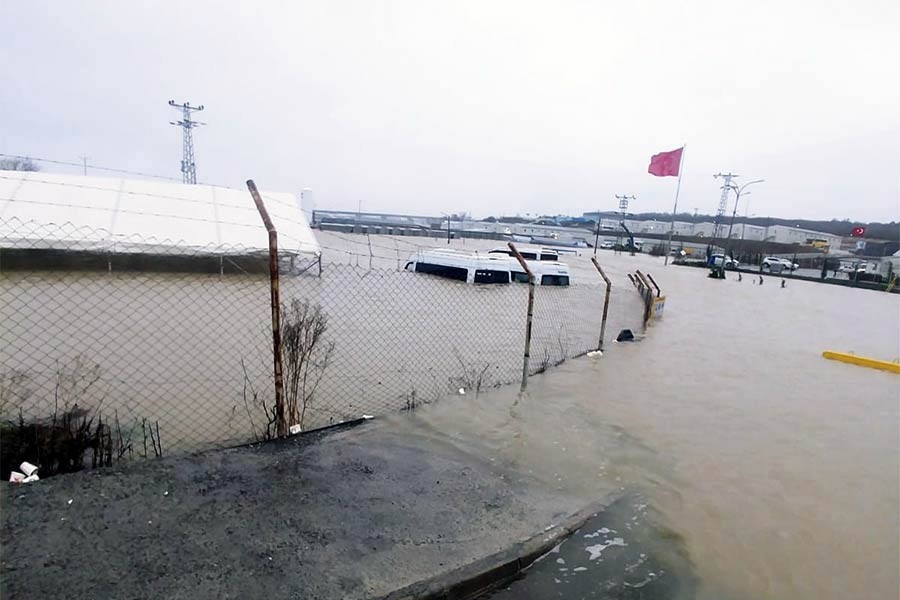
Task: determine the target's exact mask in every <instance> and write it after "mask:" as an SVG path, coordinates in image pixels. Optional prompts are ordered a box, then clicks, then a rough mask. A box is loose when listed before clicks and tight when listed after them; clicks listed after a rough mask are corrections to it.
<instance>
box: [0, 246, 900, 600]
mask: <svg viewBox="0 0 900 600" xmlns="http://www.w3.org/2000/svg"><path fill="white" fill-rule="evenodd" d="M321 240H322V243H323V247H324V248H325V258H326V262H343V263H345V264H344V268H343V269H330V270H329V269H328V267H326V273H329V272H333V273H335V274H336V275H334V276H329V275H325V276H324V277H323V278H322V279H321V280H320V279H318V278H301V277H298V278H295V279H292V280H290V281H288V282H286V283H285V284H284V285H285V293H293V294H296V295H298V296H307V297H312V298H315V299H317V300H319V301H322V302H323V304H325V305H326V306H327V307H330V309H331V310H332V311H333V315H334V316H333V320H332V321H331V323H332V326H333V329H332V331H333V332H334V333H335V334H339V335H338V340H337V341H338V342H339V345H338V348H339V349H341V350H342V351H345V353H344V354H342V355H341V356H340V357H338V358H336V359H335V362H334V363H333V366H332V368H331V370H330V371H329V373H330V375H329V379H328V380H327V381H323V384H322V388H321V390H320V400H319V404H318V405H317V407H318V408H319V409H321V410H322V411H324V412H323V413H322V415H323V416H322V419H323V421H321V422H319V423H327V422H328V420H329V418H330V417H329V416H328V415H330V414H332V413H330V412H328V411H332V412H333V414H334V415H336V418H338V419H340V418H348V417H353V416H360V415H361V414H362V413H365V412H369V413H375V414H379V413H380V414H394V415H395V416H393V417H390V418H393V419H395V420H396V421H397V422H398V424H401V426H403V425H404V424H405V426H408V427H409V428H410V431H414V432H415V433H416V434H417V435H419V436H425V437H427V436H433V437H435V438H439V439H440V440H441V441H442V442H443V443H452V444H456V445H458V446H459V447H460V448H464V449H465V450H466V451H468V452H471V453H473V454H476V455H478V456H479V457H480V458H481V459H484V460H491V461H494V462H497V463H499V464H500V465H501V466H504V467H506V468H507V469H508V470H509V472H510V475H511V476H516V477H521V478H523V479H528V480H529V481H530V482H531V483H536V484H540V485H545V486H550V487H552V488H553V489H555V490H557V491H558V493H559V494H564V495H568V496H575V497H578V498H580V499H584V501H585V502H591V501H595V500H596V499H598V498H613V497H617V495H622V494H640V495H641V497H643V498H646V503H647V505H648V506H647V513H648V515H650V516H649V517H648V518H651V517H652V524H653V528H651V529H649V530H644V531H650V533H648V534H647V535H645V536H644V539H643V540H636V539H630V538H629V537H628V536H622V538H623V543H624V544H642V545H644V546H646V547H647V548H648V549H650V550H651V551H650V552H644V553H645V554H648V555H651V556H659V555H665V554H667V552H666V551H665V550H670V551H672V554H673V555H678V556H685V557H686V561H687V564H689V569H690V574H689V575H690V577H686V576H685V577H683V578H682V579H680V580H681V581H696V587H693V585H692V586H691V587H690V588H689V589H690V590H691V592H690V594H689V595H688V596H687V597H698V598H701V599H704V600H707V599H708V600H712V599H721V598H725V599H736V600H743V599H751V598H752V599H759V598H773V599H774V598H779V599H780V598H792V599H819V598H835V599H844V598H896V597H897V594H898V589H900V576H898V571H900V549H898V546H900V542H898V537H900V534H898V531H900V523H898V506H900V431H898V430H900V406H898V405H900V377H898V376H896V375H893V374H890V373H885V372H881V371H874V370H869V369H864V368H861V367H856V366H851V365H846V364H842V363H838V362H833V361H827V360H824V359H823V358H822V357H821V352H822V351H823V350H829V349H833V350H850V351H854V352H856V353H858V354H861V355H867V356H873V357H877V358H882V359H895V358H897V357H898V355H900V298H898V297H897V296H895V295H888V294H884V293H879V292H873V291H868V290H858V289H851V288H843V287H838V286H829V285H822V284H815V283H811V282H802V281H788V282H787V287H785V288H780V286H779V285H778V279H777V278H775V277H768V276H766V277H765V283H764V285H762V286H760V285H758V284H756V283H753V281H754V278H752V277H744V278H743V281H742V282H740V283H739V282H737V281H736V280H734V277H735V276H734V274H732V273H729V274H728V276H729V279H728V280H726V281H720V280H711V279H708V278H706V272H705V270H703V269H695V268H687V267H675V266H668V267H663V265H662V259H658V258H653V257H649V256H646V255H638V256H634V257H631V256H627V255H614V254H613V252H611V251H602V252H601V253H600V254H599V258H600V260H601V263H602V264H603V265H604V268H606V269H607V271H608V273H609V275H610V277H611V279H612V280H613V286H614V287H613V301H612V306H611V309H612V315H611V317H610V321H611V322H610V325H609V330H608V331H607V337H606V340H607V347H606V351H605V352H604V354H603V356H602V357H599V358H588V357H583V358H580V359H577V360H569V361H567V362H565V363H564V364H562V365H560V366H558V367H556V368H553V369H551V370H550V371H548V372H547V373H545V374H543V375H539V376H536V377H532V378H531V379H530V380H529V387H528V393H527V394H525V395H524V396H522V397H520V396H519V395H518V393H517V392H518V386H515V385H513V386H505V387H501V388H498V389H494V390H490V391H488V392H482V393H481V394H478V395H477V397H476V394H473V393H471V388H469V393H467V394H466V395H465V396H456V397H451V398H445V399H444V400H441V401H438V402H435V403H433V404H431V405H430V406H427V407H425V408H424V409H418V410H414V411H406V412H404V413H403V414H397V411H398V410H399V409H401V408H403V407H404V405H405V404H406V405H408V404H409V400H410V394H411V392H412V391H415V390H420V393H422V394H425V393H426V392H427V394H428V395H429V397H430V399H437V398H438V397H440V396H441V395H446V393H447V392H449V391H451V390H455V389H456V388H457V387H463V388H465V387H466V385H465V380H466V379H468V380H469V381H470V382H471V379H472V378H471V377H470V376H471V375H472V374H473V373H474V374H475V375H478V374H479V373H481V372H482V371H481V370H482V369H483V367H484V365H491V366H492V368H496V369H497V374H496V375H495V376H493V378H492V379H491V380H490V383H491V384H493V383H501V382H504V381H515V378H516V374H517V371H518V369H519V368H521V363H520V361H521V348H522V340H523V337H524V331H523V328H522V325H523V317H524V312H525V286H499V288H494V287H493V286H487V287H476V286H466V285H464V284H456V283H454V282H446V281H443V280H436V279H434V278H423V277H421V276H418V275H416V274H411V273H396V269H397V268H398V267H402V263H403V262H405V260H406V259H407V257H408V256H409V254H411V253H412V252H413V251H414V250H415V247H416V246H421V247H433V246H435V245H439V244H440V242H439V241H436V240H429V239H425V238H407V239H394V238H387V237H383V236H382V237H379V236H372V237H371V239H366V238H362V237H357V238H353V237H351V236H345V235H340V234H330V233H325V232H323V233H322V236H321ZM369 243H371V244H372V247H371V250H370V249H369ZM496 245H499V244H498V243H497V242H490V241H479V242H472V241H471V240H467V241H454V243H453V246H454V247H465V248H481V249H484V248H489V247H492V246H496ZM370 252H371V254H370ZM370 256H371V258H370ZM370 260H371V261H372V265H371V266H372V267H374V268H376V269H393V270H394V273H393V274H390V271H380V273H381V275H379V276H377V277H372V275H371V274H368V275H367V274H366V271H367V270H368V267H369V261H370ZM567 262H569V263H570V264H571V265H572V270H573V278H574V279H575V281H576V282H578V283H579V285H580V286H582V287H578V286H573V288H571V289H569V290H543V289H539V293H538V301H537V304H538V306H537V309H538V311H539V318H538V321H537V322H536V335H537V338H536V344H537V345H538V346H539V347H541V348H542V350H543V351H546V352H550V350H548V349H551V350H552V349H553V348H557V350H555V351H554V352H557V354H556V355H555V357H553V358H552V360H554V361H555V358H558V357H559V356H560V355H562V354H568V355H573V354H577V353H578V352H577V351H580V350H586V349H589V348H590V344H592V343H593V340H594V339H595V338H596V337H597V330H598V324H599V311H600V307H601V306H602V303H601V302H600V301H599V298H600V295H601V290H602V286H601V285H600V282H599V278H598V275H597V274H596V272H595V271H594V270H593V267H592V266H591V264H590V262H589V256H581V257H573V258H571V259H567ZM636 268H639V269H641V270H643V271H645V272H651V273H653V275H654V276H655V278H656V280H657V281H658V282H659V284H660V286H661V287H662V290H663V293H664V294H665V295H666V296H667V302H666V309H665V316H664V317H663V318H662V319H661V320H659V321H658V322H655V323H654V324H653V325H652V326H651V327H650V329H649V331H648V332H647V335H646V337H643V338H642V339H640V341H638V342H635V343H623V344H613V343H610V340H612V339H613V338H614V337H615V334H616V332H617V330H618V328H619V327H632V328H636V327H637V326H638V325H639V323H640V314H641V306H640V300H639V298H638V296H637V293H636V292H635V291H634V289H633V288H632V287H631V285H630V283H629V282H628V280H627V278H626V277H625V273H626V272H629V271H633V270H634V269H636ZM0 284H2V285H0V316H2V318H3V322H4V326H3V328H2V332H0V333H2V336H0V337H2V339H0V342H2V343H0V358H2V363H3V367H4V368H8V367H14V368H21V369H24V370H29V369H30V370H31V372H32V375H35V376H36V377H37V376H40V377H42V379H41V383H40V384H38V383H35V386H37V388H40V389H43V390H44V391H45V392H47V394H52V392H53V389H54V382H55V378H56V374H55V369H57V368H58V366H57V363H56V361H57V360H64V359H66V357H71V356H74V355H76V354H84V353H85V352H90V353H91V354H90V356H89V357H88V359H89V360H94V361H96V362H98V363H101V366H102V368H103V375H104V383H106V384H107V387H106V388H104V392H103V398H102V399H103V402H104V407H106V408H107V410H110V411H111V410H112V408H113V407H118V410H119V411H120V412H119V417H123V413H125V412H128V411H130V414H133V415H135V416H137V417H141V416H148V417H149V418H151V419H161V420H162V425H161V430H162V435H163V439H164V443H166V442H170V441H171V440H173V438H177V436H182V437H183V439H184V440H186V441H194V442H196V441H197V440H198V439H203V440H206V441H207V442H210V443H223V442H225V441H228V440H235V441H241V440H242V439H247V437H248V435H249V430H248V426H247V423H246V421H244V420H243V419H249V414H250V410H249V409H248V408H247V404H246V403H245V402H243V398H244V397H245V395H246V387H245V385H244V384H245V381H244V377H243V376H242V370H241V360H245V361H246V365H247V369H248V370H249V371H250V375H251V378H253V379H256V378H257V377H258V378H262V379H264V378H265V377H266V374H267V372H268V365H269V361H270V359H271V358H270V357H271V355H270V354H267V353H266V348H267V343H268V341H267V327H268V311H269V307H268V288H267V286H266V285H265V281H264V279H260V278H258V277H257V278H251V277H242V276H230V277H229V276H226V277H224V278H222V277H218V276H215V275H209V276H196V275H192V276H190V277H183V276H179V275H155V274H116V273H115V272H114V273H113V274H111V275H110V274H71V273H69V274H52V273H49V274H48V273H31V274H19V273H11V274H4V275H3V277H0ZM540 292H546V293H544V294H541V293H540ZM463 298H464V299H465V302H464V303H463V302H462V301H461V299H463ZM398 307H399V308H398ZM460 311H462V312H460ZM466 311H468V312H466ZM467 314H468V315H469V316H466V315H467ZM471 315H478V316H477V318H472V317H471ZM548 323H549V326H548ZM564 345H565V347H563V346H564ZM335 352H336V353H337V352H338V349H336V350H335ZM532 354H533V356H538V357H539V356H540V354H537V353H535V352H533V353H532ZM532 370H534V365H532ZM382 375H383V376H382ZM257 381H258V380H257ZM429 382H431V383H429ZM259 386H260V387H261V388H264V384H259ZM429 386H430V387H429ZM485 387H490V386H485ZM426 388H427V389H426ZM423 390H424V391H423ZM429 390H430V391H429ZM263 391H264V392H266V393H267V389H263ZM35 394H37V392H35ZM47 394H44V396H42V397H43V398H44V401H45V402H47V401H48V400H47V398H50V399H51V400H50V401H52V396H48V395H47ZM420 397H421V396H420ZM328 398H332V399H333V401H331V403H329V401H326V399H328ZM373 400H374V401H376V404H374V405H372V404H366V403H367V402H370V401H373ZM117 403H118V404H117ZM106 414H107V415H108V414H109V413H108V412H107V413H106ZM257 419H258V415H257ZM257 426H258V422H257ZM179 428H180V429H179ZM204 435H205V436H208V437H207V438H202V437H201V436H204ZM137 443H139V440H138V441H137ZM166 447H167V449H168V448H169V446H168V445H167V446H166ZM611 529H612V528H611ZM652 531H658V535H657V539H656V540H655V541H653V540H648V536H649V537H652ZM623 548H624V547H623ZM618 549H619V548H618V547H612V548H609V549H608V550H606V551H605V552H610V551H611V552H616V551H618ZM683 568H684V567H683ZM523 581H525V582H527V581H528V579H527V577H526V579H525V580H523ZM679 589H681V588H679Z"/></svg>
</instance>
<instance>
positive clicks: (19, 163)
mask: <svg viewBox="0 0 900 600" xmlns="http://www.w3.org/2000/svg"><path fill="white" fill-rule="evenodd" d="M40 170H41V168H40V167H39V166H38V165H36V164H35V163H34V161H32V160H31V159H30V158H19V157H15V158H0V171H40Z"/></svg>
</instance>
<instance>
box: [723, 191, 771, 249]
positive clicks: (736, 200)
mask: <svg viewBox="0 0 900 600" xmlns="http://www.w3.org/2000/svg"><path fill="white" fill-rule="evenodd" d="M764 181H765V179H755V180H753V181H748V182H747V183H745V184H744V185H742V186H740V187H738V186H737V185H735V184H733V183H729V185H728V187H729V188H731V189H732V190H734V193H735V196H736V197H735V199H734V212H732V213H731V223H730V224H729V225H728V239H729V240H730V239H731V231H732V229H734V218H735V216H737V209H738V203H740V201H741V194H743V193H744V190H745V189H746V188H747V187H748V186H751V185H753V184H754V183H762V182H764ZM747 194H748V195H749V194H750V192H747ZM744 226H745V227H746V223H744Z"/></svg>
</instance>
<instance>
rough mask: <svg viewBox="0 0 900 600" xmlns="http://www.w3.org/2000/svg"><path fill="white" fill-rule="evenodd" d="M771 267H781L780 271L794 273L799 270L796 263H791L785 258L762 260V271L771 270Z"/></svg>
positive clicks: (774, 257)
mask: <svg viewBox="0 0 900 600" xmlns="http://www.w3.org/2000/svg"><path fill="white" fill-rule="evenodd" d="M773 265H781V268H782V269H788V270H790V271H794V270H796V269H799V268H800V265H798V264H797V263H794V262H791V261H789V260H788V259H786V258H778V257H777V256H767V257H765V258H764V259H763V262H762V268H763V269H770V270H771V269H772V266H773Z"/></svg>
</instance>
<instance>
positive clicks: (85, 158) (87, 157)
mask: <svg viewBox="0 0 900 600" xmlns="http://www.w3.org/2000/svg"><path fill="white" fill-rule="evenodd" d="M78 158H80V159H81V162H82V164H83V165H84V174H85V175H87V159H89V158H90V156H79V157H78Z"/></svg>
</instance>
